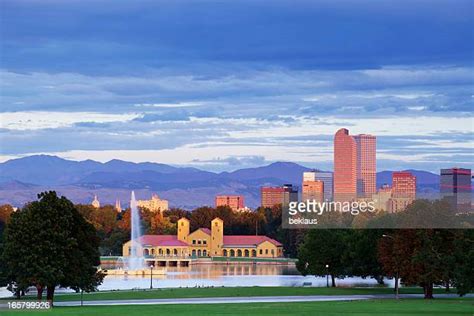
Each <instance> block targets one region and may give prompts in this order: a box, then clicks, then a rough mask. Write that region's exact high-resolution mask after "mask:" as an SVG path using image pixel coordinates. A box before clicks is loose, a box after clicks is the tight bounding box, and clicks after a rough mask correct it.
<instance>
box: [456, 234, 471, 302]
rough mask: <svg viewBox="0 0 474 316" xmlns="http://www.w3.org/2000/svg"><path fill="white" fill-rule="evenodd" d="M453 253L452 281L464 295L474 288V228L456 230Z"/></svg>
mask: <svg viewBox="0 0 474 316" xmlns="http://www.w3.org/2000/svg"><path fill="white" fill-rule="evenodd" d="M453 255H454V258H455V262H454V266H455V269H454V271H453V274H452V282H453V285H454V286H455V287H456V289H457V292H458V294H459V295H461V296H464V295H465V294H467V293H469V292H471V291H472V290H473V289H474V230H472V229H469V230H460V231H456V237H455V240H454V249H453Z"/></svg>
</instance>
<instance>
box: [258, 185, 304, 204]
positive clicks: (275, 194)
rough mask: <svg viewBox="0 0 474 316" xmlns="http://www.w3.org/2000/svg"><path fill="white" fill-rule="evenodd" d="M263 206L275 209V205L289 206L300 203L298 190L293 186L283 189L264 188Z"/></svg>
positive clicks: (262, 192)
mask: <svg viewBox="0 0 474 316" xmlns="http://www.w3.org/2000/svg"><path fill="white" fill-rule="evenodd" d="M260 193H261V206H262V207H273V206H275V205H279V204H282V205H287V204H288V203H289V202H293V201H298V189H297V188H295V187H293V186H292V185H291V184H285V185H283V186H281V187H262V188H261V189H260Z"/></svg>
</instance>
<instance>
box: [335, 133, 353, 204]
mask: <svg viewBox="0 0 474 316" xmlns="http://www.w3.org/2000/svg"><path fill="white" fill-rule="evenodd" d="M356 196H357V145H356V141H355V140H354V138H353V137H352V136H350V135H349V130H347V129H345V128H341V129H340V130H338V131H337V132H336V135H335V136H334V200H335V201H350V200H353V199H355V198H356Z"/></svg>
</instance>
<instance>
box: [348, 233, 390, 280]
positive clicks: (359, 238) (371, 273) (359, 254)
mask: <svg viewBox="0 0 474 316" xmlns="http://www.w3.org/2000/svg"><path fill="white" fill-rule="evenodd" d="M348 234H350V238H348V240H347V258H346V259H345V260H344V261H346V262H347V263H348V268H349V270H350V272H349V274H350V275H354V276H360V277H362V278H366V277H372V278H374V279H376V280H377V282H378V283H379V284H383V278H384V271H383V269H382V267H381V265H380V263H379V261H378V259H377V243H378V240H379V238H381V237H382V235H383V231H382V230H379V229H364V230H362V229H358V230H351V231H348Z"/></svg>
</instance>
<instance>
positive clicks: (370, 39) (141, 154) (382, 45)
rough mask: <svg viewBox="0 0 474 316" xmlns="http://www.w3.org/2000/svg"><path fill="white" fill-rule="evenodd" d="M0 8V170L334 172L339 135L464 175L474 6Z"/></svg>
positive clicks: (416, 164)
mask: <svg viewBox="0 0 474 316" xmlns="http://www.w3.org/2000/svg"><path fill="white" fill-rule="evenodd" d="M1 6H2V10H1V12H2V13H1V17H2V19H1V20H2V22H1V23H2V27H1V31H0V32H1V34H0V35H1V36H2V45H3V48H4V50H3V52H4V53H3V54H2V57H1V67H0V76H1V78H2V80H1V90H2V93H1V94H2V102H1V104H0V116H1V118H2V119H1V121H0V139H1V146H0V161H6V160H8V159H10V158H16V157H22V156H28V155H32V154H38V153H43V154H50V155H57V156H59V157H63V158H68V159H73V160H87V159H93V160H97V161H102V162H104V161H108V160H111V159H122V160H125V161H134V162H143V161H152V162H160V163H167V164H173V165H180V166H193V167H199V168H201V169H205V170H213V171H224V170H226V171H230V170H236V169H240V168H246V167H255V166H260V165H264V164H268V163H271V162H274V161H292V162H295V163H299V164H303V165H305V166H308V167H310V168H318V169H322V170H331V169H332V163H331V161H332V150H331V148H332V135H333V133H334V131H335V130H337V129H338V128H339V127H342V126H347V127H348V128H349V129H350V130H351V131H352V132H353V133H354V134H358V133H368V134H373V135H377V137H378V139H377V145H378V149H379V152H378V164H379V165H378V166H377V168H378V169H379V170H403V169H422V170H428V171H432V172H437V171H438V170H439V169H441V168H450V167H452V166H458V167H464V168H472V167H473V166H472V161H473V152H472V147H473V146H474V139H473V133H472V131H473V119H472V108H473V101H474V98H473V96H472V90H473V86H474V80H473V77H472V73H473V67H472V54H473V51H474V44H473V43H474V41H473V33H472V31H471V30H472V29H474V25H473V23H474V22H473V20H472V19H471V18H470V14H469V12H472V2H470V1H456V2H455V3H452V2H451V1H440V0H439V1H434V2H429V3H428V2H412V1H397V2H396V3H395V2H391V3H384V2H375V1H362V2H361V3H357V4H356V3H354V2H353V1H338V2H337V3H333V2H330V1H318V2H315V3H312V2H305V1H302V2H298V4H297V5H295V3H294V2H290V1H277V2H274V3H271V4H269V3H268V2H259V1H256V2H254V1H252V2H246V1H243V2H239V3H227V4H220V5H218V6H216V4H215V3H213V2H212V1H209V2H198V3H192V2H187V1H182V2H181V1H179V2H173V3H169V2H161V1H157V2H148V1H134V2H133V3H126V2H118V3H117V2H116V1H114V2H113V5H112V2H111V1H110V0H102V1H94V2H93V3H90V2H83V1H76V0H73V1H67V2H64V1H57V0H49V1H41V2H38V1H32V0H21V1H10V0H7V1H3V2H2V5H1ZM111 7H113V8H114V10H113V12H110V8H111ZM348 12H350V16H351V19H347V14H348ZM446 12H449V14H447V13H446ZM263 13H271V14H263ZM96 15H103V16H105V17H106V18H104V19H96V18H94V17H96ZM420 21H423V23H420ZM32 25H34V27H32ZM125 25H126V27H125ZM203 34H205V35H206V36H203Z"/></svg>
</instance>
